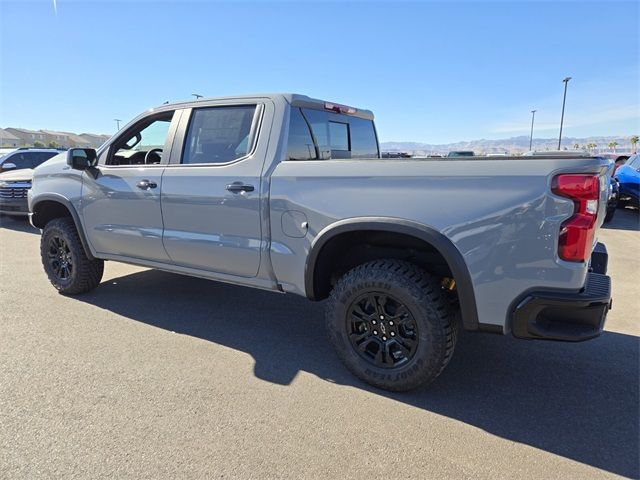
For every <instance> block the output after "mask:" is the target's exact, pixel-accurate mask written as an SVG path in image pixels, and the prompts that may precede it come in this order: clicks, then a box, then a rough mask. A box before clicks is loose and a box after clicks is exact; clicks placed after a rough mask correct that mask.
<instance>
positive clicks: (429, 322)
mask: <svg viewBox="0 0 640 480" xmlns="http://www.w3.org/2000/svg"><path fill="white" fill-rule="evenodd" d="M326 321H327V328H328V332H329V338H330V340H331V342H332V343H333V345H334V346H335V348H336V351H337V353H338V355H339V357H340V359H341V360H342V362H343V363H344V364H345V366H346V367H347V368H348V369H349V370H350V371H351V372H352V373H353V374H354V375H356V376H357V377H359V378H360V379H362V380H364V381H365V382H367V383H370V384H371V385H374V386H376V387H380V388H384V389H386V390H394V391H404V390H411V389H414V388H417V387H420V386H423V385H427V384H428V383H430V382H432V381H433V380H435V379H436V377H438V375H439V374H440V372H442V370H443V369H444V367H446V366H447V364H448V363H449V360H450V359H451V356H452V354H453V350H454V347H455V342H456V333H457V332H456V328H457V325H456V324H455V315H454V314H453V312H452V311H451V307H450V302H449V300H448V299H447V298H446V296H445V294H444V292H443V291H442V288H441V286H440V283H439V282H438V281H437V280H436V279H435V278H434V277H432V276H430V275H429V274H427V273H426V272H424V271H423V270H422V269H420V268H419V267H417V266H415V265H413V264H411V263H408V262H404V261H398V260H375V261H372V262H369V263H365V264H363V265H360V266H358V267H356V268H354V269H353V270H351V271H349V272H347V273H346V274H345V275H344V276H343V277H342V278H340V280H338V282H337V284H336V286H335V288H334V289H333V291H332V293H331V296H330V298H329V301H328V304H327V313H326Z"/></svg>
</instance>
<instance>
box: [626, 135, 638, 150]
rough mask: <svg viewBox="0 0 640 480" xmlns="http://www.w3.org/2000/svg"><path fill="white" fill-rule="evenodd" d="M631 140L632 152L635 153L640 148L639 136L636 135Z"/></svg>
mask: <svg viewBox="0 0 640 480" xmlns="http://www.w3.org/2000/svg"><path fill="white" fill-rule="evenodd" d="M629 140H630V141H631V150H633V151H634V153H635V151H636V147H637V146H638V140H640V138H638V135H634V136H633V137H631V138H630V139H629Z"/></svg>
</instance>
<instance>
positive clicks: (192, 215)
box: [29, 94, 612, 391]
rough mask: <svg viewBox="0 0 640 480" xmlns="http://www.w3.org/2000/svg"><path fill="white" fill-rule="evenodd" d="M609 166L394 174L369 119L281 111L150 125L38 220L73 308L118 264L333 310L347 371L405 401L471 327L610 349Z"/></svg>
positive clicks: (177, 111)
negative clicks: (401, 394) (606, 329)
mask: <svg viewBox="0 0 640 480" xmlns="http://www.w3.org/2000/svg"><path fill="white" fill-rule="evenodd" d="M611 168H612V166H611V165H610V162H608V161H607V160H605V159H602V158H596V157H588V156H580V155H578V154H576V156H575V157H567V156H562V157H560V156H555V157H554V156H537V157H496V158H491V157H482V158H477V157H458V158H424V159H421V158H409V159H404V158H402V159H383V158H381V155H380V149H379V146H378V141H377V135H376V130H375V127H374V123H373V114H372V113H371V112H370V111H367V110H361V109H356V108H353V107H348V106H345V105H339V104H335V103H330V102H325V101H320V100H315V99H312V98H309V97H306V96H302V95H293V94H269V95H255V96H242V97H230V98H217V99H210V100H198V101H195V102H187V103H174V104H168V105H162V106H160V107H159V108H156V109H152V110H149V111H147V112H145V113H144V114H142V115H140V116H139V117H137V118H136V119H134V120H133V121H132V122H130V123H129V124H128V125H127V126H126V127H124V128H123V129H122V130H121V131H119V132H118V134H116V135H115V136H114V137H113V138H111V140H109V141H108V142H107V143H106V144H105V145H103V146H102V147H101V148H100V149H99V150H98V151H95V150H91V149H71V150H69V151H68V152H67V153H65V154H61V155H58V156H57V157H54V158H53V159H51V160H49V161H48V162H46V163H45V164H43V165H42V166H40V167H38V168H37V169H36V170H35V175H34V179H33V187H32V188H31V190H30V191H29V207H30V212H31V214H30V215H31V222H32V224H33V225H34V226H35V227H37V228H40V229H42V239H41V256H42V263H43V265H44V269H45V272H46V273H47V275H48V277H49V279H50V281H51V283H52V284H53V285H54V287H55V288H57V289H58V290H59V291H60V292H61V293H63V294H69V295H72V294H80V293H83V292H87V291H89V290H91V289H93V288H96V287H97V286H98V285H99V283H100V280H101V277H102V273H103V266H104V261H105V260H114V261H120V262H127V263H131V264H136V265H142V266H146V267H151V268H158V269H161V270H167V271H171V272H177V273H182V274H186V275H193V276H198V277H203V278H208V279H212V280H218V281H223V282H230V283H235V284H239V285H245V286H250V287H257V288H262V289H268V290H272V291H274V292H288V293H294V294H298V295H303V296H306V297H307V298H309V299H311V300H323V299H327V301H326V324H327V330H328V334H329V339H330V341H331V342H332V343H333V345H334V346H335V348H336V351H337V353H338V355H339V357H340V358H341V360H342V361H343V362H344V364H345V365H346V367H347V368H348V369H349V370H350V371H351V372H353V373H354V374H355V375H357V376H358V377H359V378H361V379H362V380H364V381H366V382H369V383H370V384H372V385H375V386H377V387H380V388H384V389H389V390H396V391H401V390H408V389H411V388H415V387H418V386H421V385H425V384H427V383H429V382H431V381H433V380H434V379H435V378H436V377H437V376H438V375H439V374H440V372H441V371H442V370H443V369H444V367H445V366H446V365H447V363H448V362H449V360H450V359H451V356H452V354H453V350H454V346H455V343H456V337H457V332H458V328H459V327H462V328H464V329H465V330H470V331H481V332H493V333H499V334H507V333H512V334H513V335H515V336H516V337H519V338H528V339H550V340H565V341H580V340H586V339H590V338H593V337H595V336H597V335H599V334H600V332H601V331H602V328H603V324H604V320H605V317H606V314H607V311H608V310H609V308H610V304H611V284H610V280H609V277H608V276H606V268H607V253H606V249H605V248H604V245H602V244H600V243H597V241H596V237H597V231H598V228H599V227H600V225H601V224H602V221H603V219H604V216H605V209H606V204H607V197H608V193H609V192H608V189H609V182H608V181H607V179H608V176H610V170H611ZM185 321H188V320H185ZM229 321H233V320H232V319H229ZM291 321H292V322H304V321H305V320H304V318H291Z"/></svg>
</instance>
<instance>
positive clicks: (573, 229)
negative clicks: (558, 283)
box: [551, 174, 600, 262]
mask: <svg viewBox="0 0 640 480" xmlns="http://www.w3.org/2000/svg"><path fill="white" fill-rule="evenodd" d="M599 187H600V182H599V179H598V176H597V175H582V174H562V175H558V176H557V177H555V178H554V179H553V185H552V187H551V190H552V191H553V193H555V194H556V195H560V196H563V197H567V198H570V199H571V200H573V203H574V205H575V207H574V210H573V215H572V216H571V218H569V219H568V220H565V221H564V222H563V223H562V225H561V226H560V238H559V239H558V255H559V256H560V258H561V259H563V260H567V261H570V262H584V261H585V260H586V259H587V258H588V257H589V255H590V254H591V247H593V237H594V235H595V230H596V217H597V216H598V198H599V192H600V188H599Z"/></svg>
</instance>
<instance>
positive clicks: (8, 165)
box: [2, 162, 18, 171]
mask: <svg viewBox="0 0 640 480" xmlns="http://www.w3.org/2000/svg"><path fill="white" fill-rule="evenodd" d="M16 168H18V167H16V164H15V163H11V162H5V163H3V164H2V170H3V171H4V170H15V169H16Z"/></svg>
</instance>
